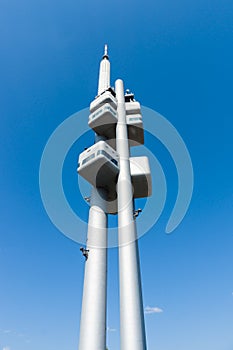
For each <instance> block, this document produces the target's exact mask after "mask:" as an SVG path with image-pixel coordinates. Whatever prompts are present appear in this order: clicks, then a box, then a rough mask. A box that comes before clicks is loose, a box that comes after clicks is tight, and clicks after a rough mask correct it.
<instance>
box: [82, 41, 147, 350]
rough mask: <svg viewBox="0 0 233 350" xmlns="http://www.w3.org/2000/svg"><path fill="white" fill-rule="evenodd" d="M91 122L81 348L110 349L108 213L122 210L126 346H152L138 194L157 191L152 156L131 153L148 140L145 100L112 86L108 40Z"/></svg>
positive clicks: (130, 349)
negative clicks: (136, 201) (144, 289)
mask: <svg viewBox="0 0 233 350" xmlns="http://www.w3.org/2000/svg"><path fill="white" fill-rule="evenodd" d="M88 124H89V126H90V127H91V128H92V129H93V130H94V132H95V143H94V145H93V146H91V147H89V148H88V149H86V150H85V151H84V152H82V153H81V154H80V156H79V164H78V173H79V175H81V176H82V177H84V178H85V179H86V180H87V181H88V182H89V183H90V184H92V192H91V196H90V211H89V220H88V232H87V244H86V247H85V248H83V247H82V248H80V250H82V252H83V255H84V256H85V259H86V263H85V276H84V286H83V300H82V311H81V322H80V337H79V350H105V349H106V290H107V246H108V240H107V216H108V214H117V215H118V243H119V284H120V343H121V350H146V337H145V325H144V312H143V303H142V290H141V277H140V261H139V253H138V241H137V231H136V222H135V221H136V220H135V219H136V216H137V215H138V213H139V212H140V211H141V210H140V209H139V210H135V208H134V199H135V198H143V197H148V196H150V195H151V191H152V189H151V188H152V186H151V173H150V167H149V162H148V158H147V157H130V147H133V146H137V145H141V144H143V143H144V131H143V123H142V115H141V109H140V104H139V102H137V101H135V99H134V94H132V93H131V92H130V91H129V90H126V92H125V91H124V85H123V81H122V80H120V79H118V80H117V81H116V82H115V89H114V88H112V87H111V86H110V62H109V57H108V51H107V45H105V49H104V55H103V58H102V60H101V63H100V70H99V83H98V94H97V96H96V98H95V99H94V100H93V101H92V102H91V104H90V115H89V121H88Z"/></svg>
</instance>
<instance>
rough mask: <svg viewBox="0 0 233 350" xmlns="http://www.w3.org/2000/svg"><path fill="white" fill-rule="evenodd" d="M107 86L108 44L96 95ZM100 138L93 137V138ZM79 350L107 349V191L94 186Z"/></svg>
mask: <svg viewBox="0 0 233 350" xmlns="http://www.w3.org/2000/svg"><path fill="white" fill-rule="evenodd" d="M109 86H110V62H109V58H108V54H107V45H105V51H104V55H103V58H102V60H101V62H100V69H99V83H98V95H99V94H100V93H101V92H103V91H105V90H107V89H108V88H109ZM101 139H102V137H101V136H99V135H97V134H96V136H95V141H96V142H98V141H100V140H101ZM86 251H87V252H88V258H87V259H86V265H85V275H84V284H83V300H82V312H81V321H80V336H79V350H92V349H93V350H94V349H98V350H105V349H106V293H107V214H106V191H105V190H104V189H103V188H95V187H94V186H93V188H92V192H91V198H90V211H89V219H88V233H87V247H86Z"/></svg>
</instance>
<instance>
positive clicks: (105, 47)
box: [103, 44, 109, 59]
mask: <svg viewBox="0 0 233 350" xmlns="http://www.w3.org/2000/svg"><path fill="white" fill-rule="evenodd" d="M103 58H107V59H109V57H108V45H107V44H105V45H104V55H103Z"/></svg>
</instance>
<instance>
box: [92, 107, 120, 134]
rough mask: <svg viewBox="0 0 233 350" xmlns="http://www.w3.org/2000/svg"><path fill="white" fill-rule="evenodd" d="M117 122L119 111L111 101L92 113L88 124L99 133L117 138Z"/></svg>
mask: <svg viewBox="0 0 233 350" xmlns="http://www.w3.org/2000/svg"><path fill="white" fill-rule="evenodd" d="M116 123H117V111H116V109H114V108H113V107H112V106H111V104H110V103H105V104H104V105H103V106H102V107H99V108H98V109H96V110H95V111H94V112H93V113H91V114H90V116H89V120H88V125H89V127H90V128H92V129H93V130H94V131H95V132H96V133H97V134H99V135H102V136H105V137H106V138H108V139H111V138H115V134H116V131H115V129H116Z"/></svg>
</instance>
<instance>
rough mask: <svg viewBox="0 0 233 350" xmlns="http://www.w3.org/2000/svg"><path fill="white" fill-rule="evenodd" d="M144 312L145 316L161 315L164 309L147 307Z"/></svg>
mask: <svg viewBox="0 0 233 350" xmlns="http://www.w3.org/2000/svg"><path fill="white" fill-rule="evenodd" d="M144 312H145V314H159V313H161V312H163V309H160V308H159V307H151V306H146V307H145V309H144Z"/></svg>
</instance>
